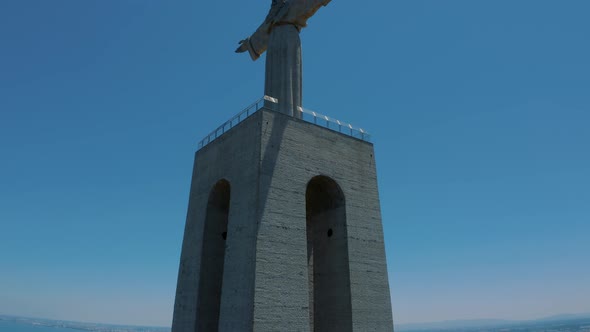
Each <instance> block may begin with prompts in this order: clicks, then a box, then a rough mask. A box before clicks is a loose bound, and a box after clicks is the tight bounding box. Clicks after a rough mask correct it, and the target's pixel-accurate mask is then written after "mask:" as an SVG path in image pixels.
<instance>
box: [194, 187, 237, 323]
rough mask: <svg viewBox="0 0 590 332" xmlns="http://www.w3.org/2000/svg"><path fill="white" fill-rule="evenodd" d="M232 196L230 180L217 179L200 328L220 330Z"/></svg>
mask: <svg viewBox="0 0 590 332" xmlns="http://www.w3.org/2000/svg"><path fill="white" fill-rule="evenodd" d="M229 200H230V185H229V182H227V181H226V180H221V181H219V182H217V183H216V184H215V186H213V189H211V193H210V194H209V201H208V203H207V214H206V217H205V225H204V232H203V243H202V245H203V246H202V253H201V269H200V273H201V275H200V278H199V295H198V299H197V331H217V330H218V323H219V308H220V304H221V288H222V282H223V265H224V261H225V240H226V238H227V221H228V216H229ZM220 234H221V236H219V235H220Z"/></svg>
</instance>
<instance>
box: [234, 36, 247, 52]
mask: <svg viewBox="0 0 590 332" xmlns="http://www.w3.org/2000/svg"><path fill="white" fill-rule="evenodd" d="M239 44H240V46H239V47H238V48H236V53H244V52H246V51H247V50H248V39H242V40H240V42H239Z"/></svg>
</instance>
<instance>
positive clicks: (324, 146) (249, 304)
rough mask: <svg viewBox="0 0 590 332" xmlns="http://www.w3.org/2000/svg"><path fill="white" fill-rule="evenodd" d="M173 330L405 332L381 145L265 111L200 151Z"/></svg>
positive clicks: (192, 187)
mask: <svg viewBox="0 0 590 332" xmlns="http://www.w3.org/2000/svg"><path fill="white" fill-rule="evenodd" d="M172 331H173V332H194V331H225V332H235V331H315V332H324V331H338V332H346V331H359V332H366V331H384V332H385V331H387V332H391V331H393V323H392V314H391V302H390V298H389V285H388V279H387V267H386V261H385V250H384V244H383V230H382V225H381V214H380V207H379V194H378V190H377V176H376V170H375V158H374V155H373V145H372V144H370V143H367V142H364V141H361V140H358V139H355V138H352V137H348V136H346V135H343V134H340V133H337V132H334V131H331V130H329V129H325V128H322V127H319V126H316V125H314V124H311V123H307V122H304V121H302V120H298V119H294V118H292V117H289V116H286V115H283V114H279V113H275V112H272V111H267V110H260V111H258V112H257V113H255V114H254V115H252V116H250V117H249V118H248V119H246V120H245V121H244V122H242V123H240V124H239V125H237V126H236V127H235V128H233V129H231V130H230V131H229V132H227V133H226V134H224V135H223V136H221V137H220V138H218V139H217V140H215V141H213V142H212V143H211V144H209V145H207V146H205V147H204V148H202V149H201V150H199V151H198V152H197V153H196V158H195V166H194V171H193V180H192V186H191V192H190V199H189V208H188V215H187V221H186V228H185V235H184V241H183V246H182V255H181V260H180V269H179V276H178V286H177V292H176V302H175V306H174V321H173V326H172Z"/></svg>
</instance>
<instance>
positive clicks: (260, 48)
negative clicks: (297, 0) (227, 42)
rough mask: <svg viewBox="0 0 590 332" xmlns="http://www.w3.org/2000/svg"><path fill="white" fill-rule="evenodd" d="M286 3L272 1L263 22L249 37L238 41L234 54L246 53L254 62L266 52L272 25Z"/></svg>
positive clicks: (276, 0)
mask: <svg viewBox="0 0 590 332" xmlns="http://www.w3.org/2000/svg"><path fill="white" fill-rule="evenodd" d="M287 1H288V0H273V1H272V5H271V7H270V10H269V12H268V15H266V19H265V20H264V22H263V23H262V24H261V25H260V26H259V27H258V29H256V31H255V32H254V33H253V34H252V35H251V36H250V37H248V38H246V39H244V40H241V41H240V46H239V47H238V48H237V49H236V53H243V52H246V51H248V53H249V54H250V57H251V58H252V60H254V61H256V60H257V59H258V58H259V57H260V56H261V55H262V53H264V52H265V51H266V49H267V47H268V39H269V37H270V30H271V28H272V25H273V24H274V23H276V18H277V15H278V14H280V12H281V10H282V9H283V8H284V7H285V3H286V2H287Z"/></svg>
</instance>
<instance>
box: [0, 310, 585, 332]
mask: <svg viewBox="0 0 590 332" xmlns="http://www.w3.org/2000/svg"><path fill="white" fill-rule="evenodd" d="M395 329H396V332H405V331H408V332H409V331H415V332H419V331H421V332H449V331H457V332H590V314H582V315H560V316H554V317H548V318H544V319H539V320H534V321H506V320H468V321H458V320H457V321H446V322H435V323H421V324H402V325H396V327H395ZM72 330H79V331H95V332H170V328H166V327H147V326H123V325H108V324H98V323H80V322H69V321H57V320H49V319H41V318H25V317H15V316H3V315H0V331H1V332H68V331H69V332H72Z"/></svg>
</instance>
